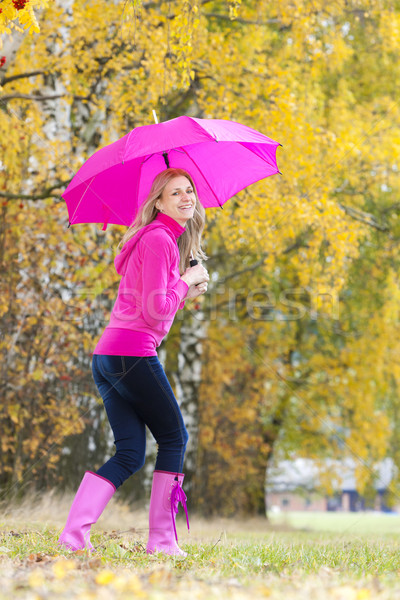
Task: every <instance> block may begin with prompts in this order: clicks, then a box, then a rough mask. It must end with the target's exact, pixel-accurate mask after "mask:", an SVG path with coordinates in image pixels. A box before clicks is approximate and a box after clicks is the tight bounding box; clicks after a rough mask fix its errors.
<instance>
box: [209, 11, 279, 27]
mask: <svg viewBox="0 0 400 600" xmlns="http://www.w3.org/2000/svg"><path fill="white" fill-rule="evenodd" d="M203 15H204V16H205V17H208V18H209V19H222V20H223V21H229V22H230V23H244V24H245V25H271V24H278V25H279V24H281V23H282V21H281V20H280V19H267V20H266V21H252V20H250V19H240V18H237V17H236V18H234V19H231V18H230V16H229V15H223V14H221V13H213V12H207V13H203Z"/></svg>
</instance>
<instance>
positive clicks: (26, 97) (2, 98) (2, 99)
mask: <svg viewBox="0 0 400 600" xmlns="http://www.w3.org/2000/svg"><path fill="white" fill-rule="evenodd" d="M66 95H67V94H55V95H54V96H32V95H30V94H8V95H6V96H0V102H4V104H6V103H7V102H8V101H9V100H14V99H17V98H18V99H20V100H40V101H41V100H55V99H56V98H63V97H65V96H66Z"/></svg>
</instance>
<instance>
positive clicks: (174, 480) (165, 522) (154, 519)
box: [146, 471, 189, 556]
mask: <svg viewBox="0 0 400 600" xmlns="http://www.w3.org/2000/svg"><path fill="white" fill-rule="evenodd" d="M184 477H185V475H184V474H183V473H170V472H169V471H154V473H153V485H152V488H151V497H150V511H149V526H150V531H149V541H148V543H147V548H146V552H147V554H153V553H154V552H164V554H172V555H175V556H187V553H186V552H184V551H183V550H181V549H180V548H179V546H178V544H177V541H178V536H177V533H176V525H175V517H176V515H177V513H178V510H179V507H178V505H179V502H181V504H182V506H183V508H184V511H185V514H186V522H187V526H188V529H189V519H188V514H187V508H186V500H187V498H186V494H185V492H184V491H183V489H182V483H183V479H184Z"/></svg>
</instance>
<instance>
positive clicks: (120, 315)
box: [93, 213, 189, 356]
mask: <svg viewBox="0 0 400 600" xmlns="http://www.w3.org/2000/svg"><path fill="white" fill-rule="evenodd" d="M184 231H185V228H184V227H182V226H181V225H179V223H178V222H177V221H175V219H172V217H169V216H168V215H165V214H164V213H158V215H157V217H156V218H155V219H154V221H152V222H151V223H149V225H146V226H145V227H143V228H142V229H140V230H139V231H138V232H137V233H135V235H134V236H133V237H132V238H131V239H130V240H128V242H126V244H124V246H123V248H122V250H121V252H120V253H119V254H118V255H117V256H116V257H115V260H114V264H115V268H116V270H117V272H118V273H119V274H120V275H122V279H121V281H120V284H119V288H118V296H117V299H116V301H115V303H114V306H113V309H112V311H111V316H110V321H109V323H108V325H107V327H106V328H105V329H104V331H103V334H102V335H101V337H100V339H99V341H98V343H97V345H96V347H95V349H94V351H93V354H114V355H119V356H157V352H156V348H157V347H158V346H159V345H160V344H161V342H162V340H163V338H164V337H165V336H166V335H167V333H168V331H169V330H170V328H171V325H172V322H173V320H174V317H175V314H176V312H177V310H178V308H183V306H184V304H185V303H184V301H183V298H185V296H186V294H187V291H188V289H189V286H188V284H187V283H186V282H185V281H183V279H181V278H180V274H179V260H180V256H179V249H178V244H177V241H176V240H177V238H178V237H179V236H180V235H182V233H183V232H184Z"/></svg>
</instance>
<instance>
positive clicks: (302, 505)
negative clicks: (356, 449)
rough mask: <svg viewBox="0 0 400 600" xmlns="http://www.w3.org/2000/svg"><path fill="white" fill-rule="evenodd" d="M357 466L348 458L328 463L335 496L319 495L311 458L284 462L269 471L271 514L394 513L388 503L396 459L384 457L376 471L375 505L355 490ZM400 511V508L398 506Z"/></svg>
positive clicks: (268, 491) (268, 495) (317, 479)
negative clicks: (367, 511) (297, 511)
mask: <svg viewBox="0 0 400 600" xmlns="http://www.w3.org/2000/svg"><path fill="white" fill-rule="evenodd" d="M356 466H357V463H356V461H355V460H353V459H351V458H349V459H345V460H344V461H333V460H327V461H325V470H326V471H328V472H329V470H331V471H332V482H331V483H332V487H333V489H334V490H335V492H334V494H333V495H332V496H328V495H324V494H322V493H321V492H318V487H319V483H320V475H319V474H320V468H319V467H318V465H317V463H316V462H315V461H314V460H312V459H307V458H296V459H294V460H283V461H281V462H279V463H278V464H277V465H276V466H273V467H271V468H270V469H268V476H267V486H266V506H267V510H268V511H294V510H309V511H316V510H317V511H324V510H329V511H352V512H356V511H360V510H366V508H368V509H373V510H379V511H385V512H389V511H394V510H396V507H393V508H390V507H389V506H388V505H387V504H386V502H387V490H388V486H389V484H390V482H391V481H392V479H393V477H394V474H395V465H394V463H393V460H392V459H390V458H385V459H384V460H383V461H381V462H380V463H379V464H378V465H377V467H376V469H375V473H376V479H375V490H376V495H375V498H374V500H373V506H367V504H366V501H365V499H364V498H363V497H361V496H360V494H359V493H358V492H357V489H356V478H355V468H356ZM397 508H399V510H400V506H399V507H397Z"/></svg>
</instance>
